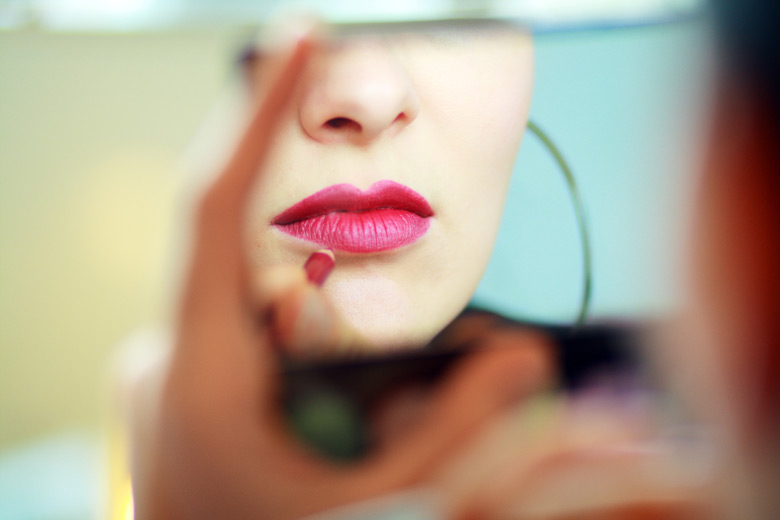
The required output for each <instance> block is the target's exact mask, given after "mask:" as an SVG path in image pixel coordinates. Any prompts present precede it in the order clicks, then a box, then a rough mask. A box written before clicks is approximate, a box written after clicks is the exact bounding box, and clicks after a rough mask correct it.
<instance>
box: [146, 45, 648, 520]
mask: <svg viewBox="0 0 780 520" xmlns="http://www.w3.org/2000/svg"><path fill="white" fill-rule="evenodd" d="M313 47H314V46H313V44H312V42H311V41H310V40H309V39H306V38H304V39H302V40H300V41H299V42H298V43H297V44H296V45H295V47H294V50H292V51H291V52H290V53H289V54H287V55H286V56H284V57H283V58H280V59H279V61H278V63H277V64H275V65H274V66H273V67H272V69H273V71H274V73H273V79H272V80H270V81H269V82H268V84H267V85H268V86H267V87H266V88H265V90H264V94H263V97H262V100H261V102H260V103H258V105H257V107H256V108H255V109H254V112H253V116H252V118H251V120H250V123H249V125H248V126H247V128H246V131H245V134H244V135H243V137H242V138H241V140H240V141H239V143H238V144H237V146H236V149H235V153H234V155H233V156H232V158H231V160H230V161H229V162H228V164H227V165H226V166H225V168H224V169H223V171H222V173H221V175H220V176H219V178H218V179H217V180H216V182H215V183H214V184H213V185H212V186H211V188H210V189H209V190H208V191H207V193H206V194H205V196H204V197H203V199H202V201H201V203H200V206H199V208H198V211H197V216H196V220H195V233H194V246H193V250H192V257H191V263H190V268H189V274H188V276H187V277H186V279H185V284H184V290H183V294H182V297H181V301H180V306H179V319H178V326H177V329H176V340H175V347H174V351H173V353H172V356H171V358H170V360H169V362H168V363H167V364H166V366H164V367H161V368H162V371H161V372H160V374H159V375H158V378H157V380H156V381H157V383H156V384H154V382H152V383H151V384H150V385H149V387H148V388H149V389H148V392H149V393H150V395H151V398H150V399H151V402H153V403H154V405H153V406H152V407H150V408H149V409H146V410H145V411H143V412H140V413H139V415H140V414H143V415H146V416H147V419H149V418H151V419H150V420H147V421H145V423H144V424H143V425H141V426H138V425H137V426H136V430H137V431H136V434H137V442H136V460H135V468H136V479H135V493H136V513H137V517H138V518H152V519H156V518H161V519H162V518H165V519H177V518H186V519H189V518H209V519H211V518H230V519H232V518H275V519H286V518H299V517H301V516H303V515H307V514H311V513H315V512H318V511H323V510H327V509H329V508H332V507H335V506H339V505H344V504H350V503H353V502H357V501H360V500H363V499H367V498H371V497H375V496H378V495H383V494H387V493H391V492H394V491H399V490H403V489H407V488H409V487H413V486H426V487H431V488H435V489H438V490H440V491H441V492H442V493H443V494H444V496H445V497H450V498H451V499H452V500H447V501H446V502H447V504H448V505H447V506H446V507H448V508H449V509H448V515H449V516H452V517H464V518H465V517H466V515H475V516H471V517H472V518H473V517H477V518H502V517H510V518H511V517H516V515H514V514H513V513H512V511H513V510H514V509H517V508H518V507H519V506H518V504H517V503H516V502H517V500H515V499H516V497H518V496H521V497H522V494H520V495H518V494H517V493H518V491H519V490H523V489H527V487H528V482H529V480H531V481H533V476H534V475H535V474H537V473H538V472H539V471H540V468H542V469H545V471H546V472H547V473H546V474H547V475H548V477H549V475H550V474H552V475H553V479H552V480H553V483H554V481H555V478H554V476H555V474H556V471H560V468H559V466H560V464H558V465H553V467H552V469H550V468H547V467H546V464H545V461H546V460H556V459H559V458H560V453H566V454H571V453H573V452H579V451H583V450H584V451H586V452H587V451H588V450H591V451H592V450H593V448H594V447H595V448H598V447H599V446H604V445H609V443H611V442H614V441H615V439H620V440H625V439H632V438H634V437H633V436H634V432H631V431H629V429H628V428H627V427H626V425H624V424H620V421H617V423H616V424H614V425H609V426H607V427H604V428H601V429H596V430H593V429H592V428H588V427H587V425H588V424H590V423H589V422H588V423H587V424H586V425H584V426H582V425H581V426H580V427H579V428H577V427H573V425H572V423H570V422H569V423H567V424H566V427H565V428H562V429H560V430H559V429H558V427H559V423H558V422H555V421H553V422H551V423H550V424H549V428H550V433H551V434H552V433H554V432H558V433H557V434H556V435H555V436H553V435H546V436H544V438H545V441H546V440H549V438H551V437H554V438H556V439H560V442H559V443H558V444H555V445H554V446H553V447H550V445H549V442H547V443H546V446H547V448H545V449H544V450H541V451H538V452H534V453H536V454H537V455H536V457H537V459H538V460H533V461H532V463H530V464H529V463H528V453H529V450H531V447H532V446H535V444H534V443H537V444H538V441H539V440H538V439H537V440H535V441H533V442H531V440H532V439H531V440H529V444H526V445H523V444H522V443H521V444H518V439H517V437H516V436H514V435H512V428H513V427H516V423H517V417H518V413H519V412H518V406H519V405H521V404H522V403H523V401H524V400H525V399H526V398H527V397H528V396H530V395H532V394H534V393H535V392H537V391H539V390H540V389H543V388H545V387H547V386H548V385H549V384H550V381H551V380H552V379H553V375H552V365H553V363H552V357H551V351H550V348H549V346H548V345H547V343H546V341H545V340H544V338H542V337H540V336H538V335H535V334H524V333H521V334H515V335H501V334H497V335H493V336H491V337H489V338H486V341H485V343H486V344H488V346H490V345H492V346H496V345H506V344H511V345H512V346H513V347H514V348H511V349H505V348H502V349H489V348H486V349H484V350H482V351H480V352H479V353H477V354H474V355H472V356H470V357H469V358H468V359H467V360H466V361H465V362H463V363H462V364H460V365H458V366H457V367H456V368H455V369H454V371H453V373H452V374H451V375H450V377H449V378H447V380H446V381H445V382H444V383H443V384H442V385H440V386H439V387H437V388H436V389H435V390H433V391H432V392H431V393H430V394H428V395H426V396H424V397H422V399H423V402H422V403H421V406H420V409H421V410H423V413H421V414H419V415H418V417H417V419H416V420H415V421H413V423H412V424H410V425H408V426H407V427H406V429H405V431H404V432H403V435H397V436H394V437H391V438H390V439H389V440H387V441H386V442H384V443H383V444H382V445H381V446H380V447H379V449H377V450H376V451H375V452H373V453H372V454H371V455H370V456H368V457H367V458H366V459H364V460H362V461H360V462H358V463H356V464H354V465H351V466H336V465H333V464H332V463H329V462H328V461H325V460H322V459H319V458H317V457H315V456H312V455H311V454H310V453H309V452H307V451H306V450H305V449H304V448H303V447H302V446H301V445H299V444H298V443H297V442H296V441H294V440H293V439H292V438H291V437H290V436H289V435H288V434H287V432H286V430H285V427H284V425H283V422H282V420H281V418H280V416H279V414H278V404H277V400H276V390H277V385H278V381H277V377H276V373H277V369H278V367H277V361H276V358H275V356H274V348H277V347H278V343H279V338H275V337H273V334H272V332H271V330H272V329H273V327H272V325H273V324H269V323H268V322H267V321H265V320H264V319H263V318H262V317H264V316H268V315H269V311H271V310H278V309H284V308H287V309H288V310H289V312H287V313H286V314H285V313H281V315H286V316H287V318H282V319H286V320H290V322H295V320H296V319H298V317H297V314H296V309H300V306H301V302H308V304H309V305H311V306H313V307H314V308H315V309H316V310H315V311H314V312H316V313H319V318H318V319H320V320H321V322H323V323H326V324H328V330H329V331H330V332H329V334H330V335H331V336H330V337H331V338H332V339H333V341H334V342H342V341H344V342H352V341H354V338H355V336H354V335H353V334H354V331H353V330H352V329H353V327H352V326H351V325H352V323H351V322H350V320H349V319H347V320H346V321H347V323H346V324H345V323H344V322H343V321H342V320H341V318H340V317H339V312H340V309H339V307H338V304H337V305H332V304H331V303H330V302H331V298H333V296H334V295H333V294H329V293H328V291H327V290H326V291H320V290H318V289H317V288H315V287H314V286H313V285H311V284H308V282H307V281H306V279H305V276H304V274H303V271H302V269H301V268H300V267H299V266H300V265H301V264H302V263H303V260H301V262H300V263H298V264H295V263H293V264H292V266H290V265H288V266H277V267H273V268H265V269H258V268H257V265H256V264H253V263H252V264H250V262H248V261H247V259H246V234H245V232H244V228H243V222H244V218H245V209H246V207H247V204H251V205H252V206H251V207H252V210H253V211H254V208H255V206H254V204H255V202H256V201H257V198H256V197H255V198H250V193H252V189H250V188H252V187H253V186H258V185H259V186H262V185H263V180H264V177H263V175H266V172H267V171H268V169H267V165H268V164H269V161H271V160H272V158H273V157H274V153H273V143H274V142H275V136H276V135H277V132H279V131H284V128H283V125H284V121H285V114H287V113H289V112H288V110H289V108H290V106H291V105H290V103H292V102H293V101H294V97H293V96H291V93H293V92H295V91H296V90H295V88H294V87H295V86H296V85H298V84H299V82H300V81H301V80H302V79H303V78H302V75H303V74H305V71H306V64H307V60H309V59H310V58H311V56H312V54H313V52H314V51H313ZM258 175H260V177H259V178H258ZM255 189H257V188H255ZM255 193H256V191H255ZM295 258H296V259H297V257H295ZM301 258H302V259H305V257H303V256H301ZM338 262H339V260H338V259H337V266H338V265H340V264H339V263H338ZM347 263H348V262H347ZM333 281H334V282H336V281H338V279H335V280H333ZM329 283H330V282H329ZM342 283H347V282H345V281H343V280H342ZM345 290H348V288H347V289H345ZM370 312H371V313H376V312H378V310H377V309H373V310H371V311H370ZM450 312H454V311H452V310H447V312H446V313H444V314H449V313H450ZM390 313H391V314H392V313H393V311H392V309H391V311H390ZM274 315H275V316H279V315H280V313H275V314H274ZM396 318H397V316H396ZM277 325H279V324H277ZM281 325H282V328H284V326H285V324H284V323H282V324H281ZM432 327H433V326H431V328H432ZM295 330H297V331H298V332H296V333H295V334H294V335H293V336H294V337H291V338H287V339H284V340H282V341H281V343H286V342H288V341H291V342H294V343H297V344H306V343H307V342H311V341H314V337H311V336H307V334H311V329H308V328H305V327H304V328H297V329H295ZM317 330H318V331H321V330H322V329H321V328H320V329H317ZM433 332H435V331H433ZM433 332H432V331H431V330H427V331H425V332H423V331H420V330H416V331H414V332H413V333H411V335H410V336H409V337H410V338H418V337H420V338H422V337H427V335H430V334H432V333H433ZM365 333H366V331H362V334H365ZM318 339H319V338H318ZM144 402H146V403H147V404H148V403H149V402H150V401H147V400H146V399H144V397H143V396H141V397H140V398H139V400H138V403H140V404H139V407H143V403H144ZM564 415H565V414H564ZM142 422H143V421H142ZM513 425H514V426H513ZM567 439H568V440H567ZM531 451H533V450H531ZM636 456H638V455H636ZM605 460H607V461H609V460H613V461H615V462H616V463H620V462H621V461H622V462H624V461H625V456H623V455H615V454H610V453H608V452H605V453H603V454H602V456H601V457H598V458H597V459H596V460H593V459H587V458H586V459H584V460H579V461H577V464H576V467H577V468H578V470H579V471H580V472H583V471H584V473H585V475H587V473H588V471H599V472H600V473H599V474H600V475H602V476H603V468H604V463H605ZM632 460H634V459H632ZM623 466H625V464H623ZM556 468H558V469H556ZM564 469H565V468H564ZM630 470H631V468H630V467H629V468H625V467H621V468H617V469H615V471H613V472H612V473H611V475H612V479H613V480H614V481H615V482H618V481H620V480H621V478H622V476H623V474H624V473H625V472H626V471H630ZM607 480H609V479H607ZM488 482H492V483H495V484H496V485H495V486H489V487H488V488H486V487H485V486H486V483H488ZM553 488H554V486H553ZM645 491H646V490H645ZM621 496H622V495H621ZM553 498H555V499H556V500H558V499H559V498H560V496H559V495H558V496H555V495H553ZM622 498H624V499H625V498H626V497H625V496H622ZM604 502H605V503H607V504H608V503H609V497H608V496H607V498H606V499H605V500H604ZM521 505H522V504H521ZM621 505H624V504H621ZM520 510H522V508H520ZM564 514H567V515H568V516H566V518H587V516H576V515H575V516H572V515H571V512H570V511H568V512H566V513H564ZM543 517H544V518H557V517H562V516H561V515H559V514H558V513H555V512H553V513H552V514H545V516H543ZM626 517H630V516H626ZM614 518H623V516H617V515H616V516H614ZM648 518H649V517H648ZM658 518H661V517H660V516H659V517H658Z"/></svg>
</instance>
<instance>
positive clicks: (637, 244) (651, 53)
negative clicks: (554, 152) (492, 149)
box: [474, 23, 709, 322]
mask: <svg viewBox="0 0 780 520" xmlns="http://www.w3.org/2000/svg"><path fill="white" fill-rule="evenodd" d="M707 46H708V43H707V39H706V28H705V27H704V26H703V25H701V24H697V23H678V24H673V25H666V26H653V27H641V28H627V29H617V30H607V31H602V32H581V33H573V34H549V35H542V36H540V37H538V38H537V41H536V60H537V62H536V65H537V70H536V85H535V93H534V99H533V103H532V108H531V118H532V119H533V120H534V121H536V123H537V124H538V125H539V126H541V127H542V128H543V129H544V130H545V131H546V132H547V133H548V134H550V135H551V136H552V137H553V138H554V139H555V141H556V143H557V144H558V145H559V147H560V148H561V150H562V152H563V154H564V156H565V157H566V158H567V160H568V161H569V163H570V165H571V167H572V168H573V169H574V173H575V175H576V177H577V179H578V182H579V185H580V189H581V192H582V194H583V197H584V200H585V204H586V210H587V215H588V220H589V227H590V230H591V234H592V242H593V281H594V285H593V299H592V304H593V307H592V316H593V317H594V318H595V319H614V318H617V319H633V318H647V317H658V316H663V315H665V314H668V313H670V312H673V311H674V308H675V306H676V305H677V304H678V302H679V299H680V296H681V290H680V289H681V287H682V285H683V284H684V280H683V277H682V275H681V269H680V268H681V266H682V258H683V256H684V242H685V237H686V229H687V225H688V220H689V213H690V210H691V204H692V188H693V187H694V185H695V178H696V174H695V170H696V154H697V153H698V152H697V141H698V140H699V138H700V135H701V133H702V130H703V128H704V124H703V114H702V111H703V109H704V107H705V106H706V99H707V95H708V89H707V73H708V68H709V67H708V61H709V52H708V47H707ZM581 265H582V254H581V249H580V240H579V235H578V234H577V227H576V221H575V219H574V213H573V210H572V205H571V202H570V199H569V197H568V192H567V190H566V186H565V183H564V181H563V177H562V175H561V174H560V172H559V170H558V169H557V167H556V166H555V164H554V162H553V160H552V157H551V156H550V155H549V154H548V153H547V151H546V150H545V149H544V148H543V147H542V145H541V143H540V142H539V141H538V140H537V139H536V138H535V136H533V135H530V134H528V135H526V138H525V140H524V142H523V146H522V149H521V151H520V154H519V156H518V160H517V164H516V168H515V172H514V176H513V179H512V185H511V189H510V193H509V197H508V201H507V207H506V213H505V216H504V220H503V224H502V228H501V231H500V234H499V238H498V241H497V244H496V249H495V252H494V255H493V258H492V260H491V263H490V265H489V267H488V269H487V272H486V273H485V277H484V279H483V281H482V283H481V285H480V287H479V289H478V291H477V293H476V295H475V298H474V301H475V303H477V304H479V305H482V306H486V307H489V308H493V309H496V310H499V311H501V312H504V313H507V314H509V315H512V316H515V317H521V318H528V319H537V320H545V321H559V322H567V321H572V320H573V319H574V318H575V317H576V315H577V311H578V308H579V298H580V294H581V290H582V267H581Z"/></svg>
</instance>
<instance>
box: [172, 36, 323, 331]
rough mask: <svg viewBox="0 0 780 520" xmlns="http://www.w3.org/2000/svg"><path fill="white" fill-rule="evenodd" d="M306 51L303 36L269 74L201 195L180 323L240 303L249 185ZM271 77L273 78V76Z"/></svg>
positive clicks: (309, 43) (308, 47)
mask: <svg viewBox="0 0 780 520" xmlns="http://www.w3.org/2000/svg"><path fill="white" fill-rule="evenodd" d="M311 48H312V40H311V38H310V36H309V34H308V33H307V34H305V35H304V36H302V37H300V38H298V39H297V41H296V42H295V45H294V47H293V48H292V49H291V50H290V52H289V54H287V55H286V56H285V57H283V58H281V59H280V63H279V66H278V68H277V69H276V71H272V72H270V75H271V77H272V79H271V81H270V82H269V85H270V87H269V88H268V90H267V91H266V94H265V95H264V96H263V98H262V99H261V101H260V102H259V103H258V105H257V107H256V108H255V110H254V113H253V115H252V117H251V119H250V121H249V124H248V126H247V128H246V130H245V132H244V134H243V136H242V137H241V139H240V141H239V142H238V145H237V147H236V150H235V152H234V154H233V156H232V157H231V159H230V161H229V162H228V164H227V165H226V167H225V168H224V169H223V170H222V172H221V174H220V176H219V177H218V178H217V180H216V181H215V182H214V184H213V185H212V186H211V188H210V189H209V190H208V191H207V192H206V194H205V195H204V197H203V199H202V201H201V203H200V206H199V208H198V212H197V216H196V228H195V236H194V248H193V252H192V265H191V266H190V272H189V276H188V279H187V281H186V286H185V294H184V300H183V307H184V308H183V309H182V314H183V315H182V318H185V319H186V318H187V317H189V318H194V317H195V316H193V315H192V313H196V314H197V313H198V312H199V311H202V310H203V309H204V307H205V308H208V309H210V310H209V312H213V311H214V310H216V309H223V310H228V309H231V312H234V311H235V310H236V306H237V305H239V306H240V305H242V304H243V303H244V298H243V293H244V292H245V289H246V287H245V285H246V284H245V274H246V273H245V271H246V258H245V254H244V253H245V252H244V250H243V240H242V234H243V233H242V222H243V218H244V210H245V206H246V202H247V200H248V198H249V192H250V188H251V186H252V184H253V182H254V181H255V179H256V177H257V175H258V172H259V171H260V170H261V169H262V166H263V163H264V162H265V159H266V157H267V155H268V151H269V149H270V146H271V142H272V140H273V136H274V133H275V131H276V129H277V127H278V125H279V122H280V120H281V116H282V114H283V113H284V110H285V108H286V107H287V105H288V104H289V102H290V98H291V97H292V92H293V90H294V86H295V83H296V81H297V80H298V78H299V77H300V75H301V72H302V70H303V68H304V65H305V63H306V60H307V58H308V56H309V54H310V51H311ZM274 72H275V73H274Z"/></svg>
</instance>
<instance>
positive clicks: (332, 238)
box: [248, 33, 532, 348]
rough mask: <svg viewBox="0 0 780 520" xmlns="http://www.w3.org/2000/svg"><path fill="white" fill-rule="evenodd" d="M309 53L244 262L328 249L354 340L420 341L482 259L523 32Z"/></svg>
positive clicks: (520, 66)
mask: <svg viewBox="0 0 780 520" xmlns="http://www.w3.org/2000/svg"><path fill="white" fill-rule="evenodd" d="M452 45H455V47H456V48H452ZM320 60H321V61H319V62H315V63H313V64H312V65H310V66H311V67H312V68H313V72H312V73H311V74H310V75H309V76H308V78H307V80H306V82H304V84H302V85H301V93H300V95H299V96H297V97H296V99H297V101H296V103H294V106H293V107H292V108H291V109H290V112H289V117H287V118H286V121H285V124H284V126H283V128H282V129H281V131H280V133H279V135H278V139H277V142H276V144H275V148H274V151H273V154H272V157H271V159H270V160H269V161H268V163H267V166H266V168H265V170H266V171H264V172H263V174H262V175H261V178H260V181H259V182H258V184H257V186H256V188H255V192H254V194H253V195H254V196H253V200H252V205H251V208H250V215H249V218H250V226H249V228H248V230H249V231H248V247H249V248H250V257H251V261H252V265H253V266H254V268H255V269H266V268H269V267H272V266H275V265H280V264H298V265H303V263H304V262H305V261H306V258H307V257H308V256H309V255H310V254H311V253H312V252H313V251H315V250H317V249H321V248H323V247H326V248H329V249H332V250H333V251H334V253H335V256H336V266H335V269H334V270H333V272H332V274H331V275H330V277H329V279H328V280H327V282H326V283H325V285H324V286H323V290H324V291H325V293H326V294H327V296H328V297H329V298H330V299H331V300H332V302H333V303H334V305H335V306H336V308H337V310H338V311H339V313H340V315H341V316H342V317H343V319H344V320H345V321H346V322H347V324H348V325H350V326H351V327H352V328H353V329H354V330H355V331H356V332H357V333H358V335H359V336H360V337H361V338H363V340H364V341H365V343H366V345H367V346H370V347H372V348H389V347H408V346H414V345H420V344H424V343H427V342H428V341H430V340H431V339H432V338H433V336H434V335H435V334H436V333H438V332H439V331H440V330H441V329H442V328H443V327H445V326H446V325H447V324H448V323H449V322H450V321H451V320H452V319H453V318H454V317H455V316H456V315H457V314H458V313H459V312H460V311H461V310H462V309H463V307H464V306H465V305H466V304H467V303H468V301H469V299H470V298H471V296H472V294H473V292H474V290H475V288H476V286H477V284H478V283H479V280H480V278H481V276H482V273H483V272H484V269H485V267H486V265H487V262H488V260H489V257H490V254H491V251H492V247H493V242H494V240H495V236H496V233H497V231H498V226H499V223H500V220H501V212H502V209H503V205H504V199H505V196H506V192H507V188H508V184H509V178H510V175H511V172H512V168H513V164H514V160H515V156H516V154H517V150H518V148H519V145H520V140H521V138H522V135H523V131H524V128H525V123H526V118H527V112H528V107H529V104H530V93H531V83H532V50H531V42H530V38H529V37H528V36H527V35H525V34H520V33H512V34H504V35H502V36H498V35H497V36H495V37H490V38H488V37H485V36H483V37H482V38H481V39H480V40H479V41H476V42H458V43H457V44H452V43H446V42H445V43H441V42H433V43H431V42H420V41H415V42H412V43H410V42H408V41H407V42H404V43H403V44H399V45H397V46H395V47H393V48H392V49H389V51H388V49H387V48H384V47H369V48H366V47H361V48H360V49H359V50H358V51H355V53H350V52H349V51H348V50H344V49H343V48H341V49H340V50H339V51H338V52H337V53H334V54H326V55H324V56H322V57H321V58H320ZM377 60H378V61H377ZM383 60H384V61H383ZM376 67H380V70H376ZM394 103H395V105H394Z"/></svg>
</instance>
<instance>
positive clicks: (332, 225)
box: [276, 208, 430, 253]
mask: <svg viewBox="0 0 780 520" xmlns="http://www.w3.org/2000/svg"><path fill="white" fill-rule="evenodd" d="M276 227H277V229H279V230H280V231H282V232H283V233H287V234H288V235H292V236H294V237H296V238H300V239H302V240H306V241H308V242H314V243H315V244H319V245H321V246H323V247H327V248H329V249H335V250H338V251H346V252H348V253H376V252H379V251H388V250H391V249H397V248H399V247H403V246H406V245H409V244H412V243H414V242H417V241H418V240H419V239H420V238H422V236H423V235H425V233H426V232H427V231H428V228H429V227H430V218H429V217H421V216H420V215H417V214H416V213H412V212H410V211H405V210H401V209H393V208H380V209H373V210H367V211H358V212H351V211H334V212H331V213H326V214H324V215H318V216H316V217H311V218H307V219H304V220H299V221H297V222H293V223H290V224H282V225H279V224H277V225H276Z"/></svg>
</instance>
